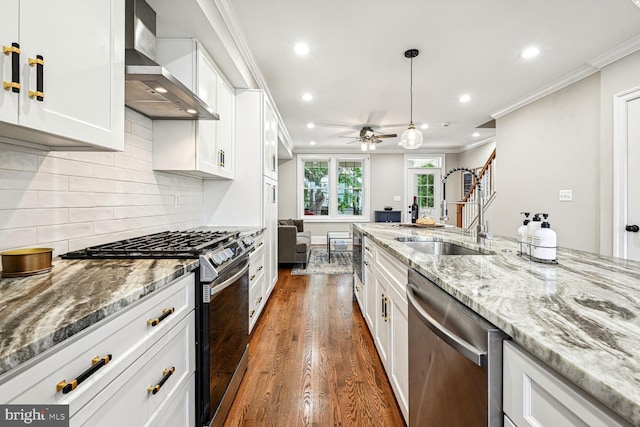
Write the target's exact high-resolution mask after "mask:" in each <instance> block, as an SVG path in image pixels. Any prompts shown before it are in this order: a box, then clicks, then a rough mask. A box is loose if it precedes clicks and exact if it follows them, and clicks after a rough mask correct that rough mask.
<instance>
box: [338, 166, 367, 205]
mask: <svg viewBox="0 0 640 427" xmlns="http://www.w3.org/2000/svg"><path fill="white" fill-rule="evenodd" d="M362 170H363V165H362V162H361V161H339V162H338V215H339V216H353V215H362V207H363V204H364V200H363V195H364V193H363V191H362Z"/></svg>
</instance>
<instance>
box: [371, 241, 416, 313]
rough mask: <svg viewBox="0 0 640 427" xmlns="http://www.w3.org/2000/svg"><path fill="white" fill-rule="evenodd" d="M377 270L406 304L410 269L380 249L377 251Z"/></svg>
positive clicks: (377, 248)
mask: <svg viewBox="0 0 640 427" xmlns="http://www.w3.org/2000/svg"><path fill="white" fill-rule="evenodd" d="M375 268H376V269H377V270H378V271H379V272H380V273H381V274H383V275H384V276H385V277H386V278H387V279H389V282H390V283H391V285H393V287H395V289H396V290H397V291H398V294H400V295H402V299H403V300H404V301H405V302H406V301H407V297H406V295H405V288H406V286H407V281H408V275H409V268H408V267H407V266H406V265H404V264H403V263H401V262H400V261H398V260H397V259H396V258H394V257H393V256H391V255H389V254H388V253H387V252H386V251H385V250H384V249H381V248H379V247H376V249H375Z"/></svg>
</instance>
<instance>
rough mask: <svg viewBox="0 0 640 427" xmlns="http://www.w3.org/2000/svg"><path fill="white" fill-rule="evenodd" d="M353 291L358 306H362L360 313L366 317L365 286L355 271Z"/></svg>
mask: <svg viewBox="0 0 640 427" xmlns="http://www.w3.org/2000/svg"><path fill="white" fill-rule="evenodd" d="M353 293H354V295H355V296H356V302H357V303H358V307H359V308H360V313H362V316H363V317H364V313H365V311H366V308H365V305H364V304H365V300H364V286H363V285H362V282H361V281H360V277H358V275H357V274H356V273H353Z"/></svg>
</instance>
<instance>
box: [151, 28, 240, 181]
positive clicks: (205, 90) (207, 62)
mask: <svg viewBox="0 0 640 427" xmlns="http://www.w3.org/2000/svg"><path fill="white" fill-rule="evenodd" d="M157 60H158V63H160V64H162V65H163V66H165V68H166V69H167V70H169V71H170V72H171V73H172V74H173V75H174V76H175V77H176V78H177V79H178V80H180V81H181V82H182V83H183V84H184V85H185V86H187V87H188V88H190V89H191V90H192V91H193V92H194V93H195V94H196V95H198V97H199V98H201V99H202V100H203V101H204V102H205V103H207V104H208V105H209V106H211V107H212V108H213V109H214V110H215V111H216V112H217V113H218V114H219V115H220V120H193V121H191V120H189V121H186V120H155V121H154V122H153V168H154V169H156V170H166V171H174V172H180V173H184V174H188V175H193V176H198V177H203V178H207V177H210V178H216V177H217V178H228V179H232V178H233V177H234V154H235V153H234V146H235V142H234V135H235V132H234V125H235V93H234V90H233V88H231V87H230V86H229V85H227V83H226V82H225V81H224V80H223V79H222V77H221V76H219V75H218V72H217V69H216V66H215V64H214V62H213V60H212V59H211V57H210V56H209V55H208V54H207V52H206V51H205V50H204V48H203V47H202V44H201V43H199V42H198V41H197V40H195V39H158V41H157Z"/></svg>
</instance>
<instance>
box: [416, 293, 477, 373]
mask: <svg viewBox="0 0 640 427" xmlns="http://www.w3.org/2000/svg"><path fill="white" fill-rule="evenodd" d="M407 300H408V301H409V304H411V306H412V307H413V308H414V309H415V310H416V313H417V314H418V316H419V317H420V320H421V321H422V323H424V324H425V326H426V327H427V328H429V329H431V331H432V332H433V333H434V334H436V335H437V336H438V337H440V338H441V339H442V340H443V341H444V342H445V343H447V344H448V345H449V346H450V347H451V348H453V349H454V350H455V351H457V352H458V353H460V354H461V355H463V356H464V357H466V358H467V359H469V360H470V361H472V362H473V363H475V364H476V365H478V366H480V367H485V366H487V353H486V352H483V351H481V350H478V349H477V348H476V347H474V346H473V345H472V344H470V343H468V342H467V341H465V340H464V339H462V338H460V337H459V336H457V335H456V334H454V333H453V332H451V331H450V330H449V329H447V328H446V327H445V326H443V325H441V324H440V323H439V322H438V321H437V320H436V319H434V318H433V317H431V316H430V315H429V313H427V312H426V311H425V310H424V309H423V308H422V307H420V303H419V302H418V300H417V299H416V297H414V296H413V285H412V284H411V283H409V284H408V285H407Z"/></svg>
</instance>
